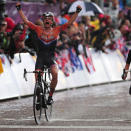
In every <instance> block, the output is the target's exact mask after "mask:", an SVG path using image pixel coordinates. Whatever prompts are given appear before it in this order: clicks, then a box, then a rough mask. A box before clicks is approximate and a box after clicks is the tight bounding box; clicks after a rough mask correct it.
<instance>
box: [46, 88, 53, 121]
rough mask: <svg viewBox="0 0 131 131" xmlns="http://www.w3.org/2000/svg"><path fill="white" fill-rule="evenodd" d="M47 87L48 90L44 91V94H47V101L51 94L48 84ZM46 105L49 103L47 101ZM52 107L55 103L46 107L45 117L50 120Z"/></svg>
mask: <svg viewBox="0 0 131 131" xmlns="http://www.w3.org/2000/svg"><path fill="white" fill-rule="evenodd" d="M45 89H46V91H45V93H44V96H45V100H46V102H47V100H48V96H49V90H48V87H47V86H46V87H45ZM46 105H47V103H46ZM52 109H53V104H51V105H47V107H46V108H44V112H45V118H46V120H47V121H50V120H51V118H52Z"/></svg>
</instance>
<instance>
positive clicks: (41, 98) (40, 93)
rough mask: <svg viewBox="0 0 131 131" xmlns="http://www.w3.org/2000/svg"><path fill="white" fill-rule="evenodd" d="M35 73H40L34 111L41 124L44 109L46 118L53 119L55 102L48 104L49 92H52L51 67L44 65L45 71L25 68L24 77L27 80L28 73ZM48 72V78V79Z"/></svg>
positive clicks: (36, 87)
mask: <svg viewBox="0 0 131 131" xmlns="http://www.w3.org/2000/svg"><path fill="white" fill-rule="evenodd" d="M27 73H35V74H37V75H38V79H37V81H36V83H35V88H34V95H33V112H34V118H35V122H36V124H38V125H39V124H41V121H42V110H43V109H44V114H45V118H46V120H47V121H49V120H50V119H51V116H52V108H53V103H52V104H51V105H48V104H47V100H48V96H49V92H50V81H51V73H50V68H47V67H46V66H44V70H43V71H28V72H27V71H26V69H24V78H25V80H26V81H27V78H26V74H27ZM47 74H48V80H47Z"/></svg>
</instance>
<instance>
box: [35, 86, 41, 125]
mask: <svg viewBox="0 0 131 131" xmlns="http://www.w3.org/2000/svg"><path fill="white" fill-rule="evenodd" d="M33 112H34V118H35V122H36V124H38V125H39V124H41V121H42V89H41V87H40V85H39V84H38V83H37V84H36V85H35V89H34V96H33Z"/></svg>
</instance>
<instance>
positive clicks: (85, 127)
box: [0, 125, 131, 130]
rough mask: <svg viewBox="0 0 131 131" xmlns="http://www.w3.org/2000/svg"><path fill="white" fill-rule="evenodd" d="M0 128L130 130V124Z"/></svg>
mask: <svg viewBox="0 0 131 131" xmlns="http://www.w3.org/2000/svg"><path fill="white" fill-rule="evenodd" d="M0 128H8V129H9V128H10V129H22V128H23V129H112V130H115V129H117V130H131V126H24V125H23V126H18V125H0Z"/></svg>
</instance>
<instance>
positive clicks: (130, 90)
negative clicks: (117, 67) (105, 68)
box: [121, 69, 131, 95]
mask: <svg viewBox="0 0 131 131" xmlns="http://www.w3.org/2000/svg"><path fill="white" fill-rule="evenodd" d="M128 72H130V77H131V70H125V69H123V74H122V76H121V77H122V79H123V78H124V77H125V75H126V73H128ZM129 94H130V95H131V85H130V88H129Z"/></svg>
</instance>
